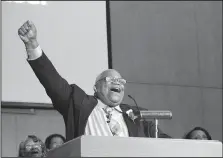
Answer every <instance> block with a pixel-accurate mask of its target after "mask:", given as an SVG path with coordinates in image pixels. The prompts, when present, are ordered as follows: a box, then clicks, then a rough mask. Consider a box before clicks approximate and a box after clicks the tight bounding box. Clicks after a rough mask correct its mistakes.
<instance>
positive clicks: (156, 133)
mask: <svg viewBox="0 0 223 158" xmlns="http://www.w3.org/2000/svg"><path fill="white" fill-rule="evenodd" d="M158 132H159V130H158V119H155V138H158Z"/></svg>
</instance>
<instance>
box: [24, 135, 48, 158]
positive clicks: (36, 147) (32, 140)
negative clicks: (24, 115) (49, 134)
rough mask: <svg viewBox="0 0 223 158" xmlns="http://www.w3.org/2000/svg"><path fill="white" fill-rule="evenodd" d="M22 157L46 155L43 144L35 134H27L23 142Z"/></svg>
mask: <svg viewBox="0 0 223 158" xmlns="http://www.w3.org/2000/svg"><path fill="white" fill-rule="evenodd" d="M23 149H24V154H23V157H44V156H46V147H45V144H44V143H43V142H42V141H41V139H39V138H38V137H37V136H35V135H29V136H28V137H27V138H26V140H25V141H24V143H23Z"/></svg>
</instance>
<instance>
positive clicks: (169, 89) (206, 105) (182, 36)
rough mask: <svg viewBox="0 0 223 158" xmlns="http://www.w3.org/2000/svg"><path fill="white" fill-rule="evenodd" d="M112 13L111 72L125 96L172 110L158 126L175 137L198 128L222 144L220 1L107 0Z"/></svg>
mask: <svg viewBox="0 0 223 158" xmlns="http://www.w3.org/2000/svg"><path fill="white" fill-rule="evenodd" d="M110 12H111V13H110V14H111V37H112V54H113V56H112V58H113V59H112V60H113V68H115V69H117V70H118V71H120V73H121V74H122V75H123V77H124V78H126V79H127V81H128V84H127V88H126V94H131V95H132V96H133V97H134V98H135V99H136V101H137V102H138V105H140V106H142V107H145V108H148V109H150V110H171V111H172V113H173V119H172V120H171V121H160V127H161V128H162V129H163V130H164V131H165V132H167V133H168V134H170V135H171V136H173V137H175V138H180V137H182V136H183V135H184V134H185V132H187V131H189V130H190V129H192V128H193V127H195V126H201V127H204V128H206V129H207V130H208V131H209V132H210V134H211V135H212V137H213V139H217V140H221V141H222V2H220V1H218V2H217V1H215V2H206V1H203V2H202V1H200V2H182V1H181V2H177V1H173V2H171V1H166V2H162V1H157V2H155V1H143V2H137V1H111V2H110ZM126 96H127V95H125V98H124V102H125V103H129V104H133V105H134V103H133V102H132V101H131V100H130V99H129V98H128V97H126Z"/></svg>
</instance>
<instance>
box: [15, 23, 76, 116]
mask: <svg viewBox="0 0 223 158" xmlns="http://www.w3.org/2000/svg"><path fill="white" fill-rule="evenodd" d="M18 35H19V36H20V38H21V40H22V41H23V43H24V44H25V47H26V50H27V55H28V59H27V60H28V62H29V64H30V66H31V67H32V69H33V71H34V73H35V74H36V76H37V78H38V79H39V81H40V83H41V84H42V85H43V86H44V88H45V90H46V93H47V95H48V96H49V97H50V98H51V100H52V102H53V105H54V107H55V108H56V109H57V110H58V111H59V112H60V113H61V114H65V113H66V112H67V108H68V104H69V103H68V102H69V97H70V94H71V89H72V88H71V86H70V85H69V84H68V82H67V81H66V80H65V79H63V78H62V77H61V76H60V75H59V73H58V72H57V70H56V69H55V68H54V66H53V64H52V63H51V61H50V60H49V59H48V58H47V56H46V55H45V54H44V52H43V51H42V49H41V48H40V46H39V44H38V41H37V30H36V27H35V25H34V24H33V23H32V22H31V21H27V22H25V23H24V24H23V25H22V26H21V27H20V28H19V30H18ZM30 86H32V85H30Z"/></svg>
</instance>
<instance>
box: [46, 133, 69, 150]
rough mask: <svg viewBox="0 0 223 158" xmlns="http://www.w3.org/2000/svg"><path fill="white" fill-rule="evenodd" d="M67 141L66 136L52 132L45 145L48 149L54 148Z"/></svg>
mask: <svg viewBox="0 0 223 158" xmlns="http://www.w3.org/2000/svg"><path fill="white" fill-rule="evenodd" d="M64 142H65V138H64V137H63V136H62V135H60V134H51V135H49V136H48V137H47V138H46V140H45V145H46V148H47V149H48V150H51V149H54V148H56V147H58V146H60V145H62V144H63V143H64Z"/></svg>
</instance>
